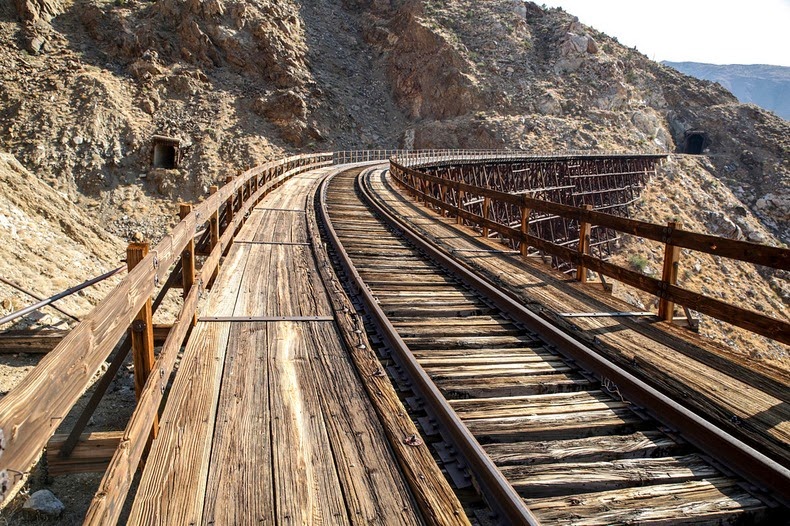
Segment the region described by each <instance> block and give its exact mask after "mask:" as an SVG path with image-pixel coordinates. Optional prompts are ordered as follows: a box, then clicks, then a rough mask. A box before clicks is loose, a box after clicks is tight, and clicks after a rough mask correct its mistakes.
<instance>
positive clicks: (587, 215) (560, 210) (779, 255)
mask: <svg viewBox="0 0 790 526" xmlns="http://www.w3.org/2000/svg"><path fill="white" fill-rule="evenodd" d="M392 167H393V174H394V173H395V170H400V171H401V172H402V173H405V174H406V175H409V176H412V177H415V178H417V179H420V180H422V181H426V182H430V183H434V184H438V185H440V186H444V187H445V188H452V189H454V190H456V191H458V190H460V191H463V192H464V193H465V194H473V195H478V196H481V197H488V198H490V199H493V200H494V201H498V202H500V203H506V204H510V205H513V206H518V207H525V208H529V209H530V210H533V211H536V212H543V213H546V214H551V215H554V216H559V217H564V218H566V219H573V220H576V221H578V222H579V223H590V224H593V225H598V226H602V227H605V228H611V229H612V230H617V231H619V232H623V233H626V234H631V235H633V236H636V237H642V238H645V239H650V240H652V241H658V242H660V243H667V242H670V241H671V243H672V244H673V245H675V246H677V247H681V248H687V249H689V250H696V251H698V252H704V253H706V254H712V255H716V256H721V257H726V258H729V259H737V260H739V261H744V262H746V263H754V264H755V265H764V266H767V267H773V268H778V269H788V268H790V250H788V249H785V248H779V247H772V246H768V245H760V244H758V243H750V242H748V241H739V240H736V239H729V238H723V237H717V236H711V235H707V234H700V233H697V232H691V231H689V230H681V229H671V228H668V227H666V226H663V225H656V224H654V223H648V222H645V221H638V220H636V219H629V218H626V217H619V216H614V215H611V214H606V213H603V212H596V211H594V210H586V209H584V208H579V207H575V206H570V205H564V204H561V203H555V202H553V201H544V200H542V199H535V198H532V197H529V196H528V195H526V194H511V193H508V192H502V191H500V190H494V189H491V188H481V187H479V186H475V185H471V184H468V183H464V182H463V181H453V180H449V179H445V178H443V177H438V176H436V175H432V174H429V173H425V172H420V171H419V170H415V169H413V168H407V167H405V166H402V165H400V164H398V163H397V162H392ZM508 237H509V236H508Z"/></svg>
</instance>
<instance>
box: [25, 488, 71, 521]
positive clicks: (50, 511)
mask: <svg viewBox="0 0 790 526" xmlns="http://www.w3.org/2000/svg"><path fill="white" fill-rule="evenodd" d="M22 509H23V510H25V511H27V512H28V513H35V514H42V515H46V516H48V517H60V514H61V513H63V510H65V509H66V507H65V506H64V505H63V503H62V502H60V501H59V500H58V498H57V497H55V495H53V494H52V492H51V491H49V490H48V489H40V490H38V491H36V492H35V493H33V494H32V495H30V498H28V499H27V501H26V502H25V504H24V505H23V506H22Z"/></svg>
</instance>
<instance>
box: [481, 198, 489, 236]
mask: <svg viewBox="0 0 790 526" xmlns="http://www.w3.org/2000/svg"><path fill="white" fill-rule="evenodd" d="M490 208H491V199H490V198H488V197H484V198H483V219H488V211H489V209H490ZM482 227H483V237H485V238H487V237H488V227H487V226H486V224H485V223H483V225H482Z"/></svg>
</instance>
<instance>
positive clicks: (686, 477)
mask: <svg viewBox="0 0 790 526" xmlns="http://www.w3.org/2000/svg"><path fill="white" fill-rule="evenodd" d="M500 470H501V471H502V473H503V474H504V475H505V476H506V477H507V479H508V481H510V483H511V484H513V487H514V488H516V490H517V491H518V492H519V493H520V494H521V495H523V496H524V497H526V498H536V497H550V496H557V495H575V494H578V493H588V492H592V491H607V490H614V489H621V488H628V487H633V486H647V485H651V484H668V483H677V482H686V481H690V480H701V479H705V478H710V477H716V476H718V475H719V473H718V472H717V471H716V470H715V469H714V468H713V467H711V465H710V464H709V463H708V462H706V461H704V460H703V459H701V458H700V457H699V456H697V455H684V456H682V457H663V458H655V459H653V458H626V459H619V460H612V461H609V462H577V463H568V462H564V463H560V464H538V465H534V466H527V465H513V466H502V467H500Z"/></svg>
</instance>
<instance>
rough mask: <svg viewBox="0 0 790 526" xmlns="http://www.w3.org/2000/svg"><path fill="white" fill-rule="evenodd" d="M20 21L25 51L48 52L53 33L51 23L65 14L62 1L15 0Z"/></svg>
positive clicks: (33, 52) (34, 52)
mask: <svg viewBox="0 0 790 526" xmlns="http://www.w3.org/2000/svg"><path fill="white" fill-rule="evenodd" d="M13 2H14V6H15V7H16V11H17V15H18V16H19V20H20V21H21V22H22V24H23V30H22V38H23V41H24V44H25V49H26V50H27V51H28V52H29V53H32V54H34V55H35V54H37V53H39V52H41V51H48V50H49V45H48V42H47V41H48V38H49V34H50V33H51V31H52V28H51V26H50V25H49V22H50V21H51V20H52V19H53V18H55V17H56V16H58V15H59V14H61V13H62V12H63V4H62V2H61V1H60V0H13Z"/></svg>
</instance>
